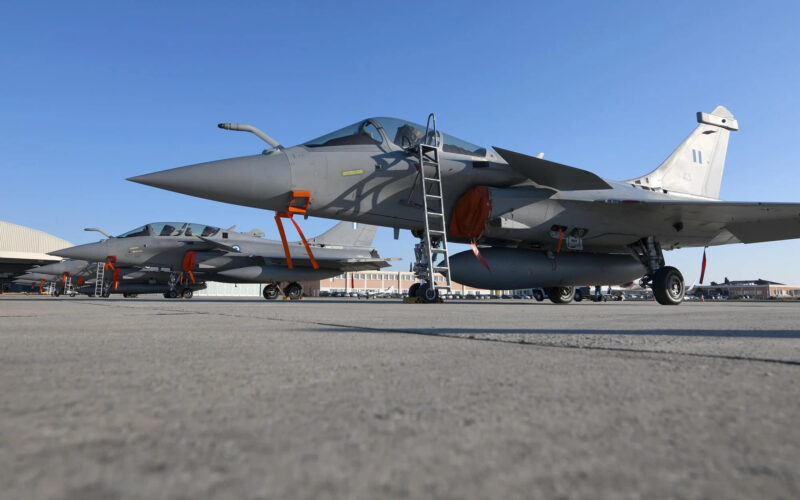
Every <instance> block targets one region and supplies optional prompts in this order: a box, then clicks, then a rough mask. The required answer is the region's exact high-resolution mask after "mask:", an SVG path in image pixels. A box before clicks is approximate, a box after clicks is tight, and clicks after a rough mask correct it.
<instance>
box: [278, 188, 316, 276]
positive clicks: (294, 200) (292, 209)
mask: <svg viewBox="0 0 800 500" xmlns="http://www.w3.org/2000/svg"><path fill="white" fill-rule="evenodd" d="M303 199H305V202H303ZM298 200H300V201H299V202H298ZM310 204H311V191H297V190H292V197H291V198H290V199H289V205H288V206H287V211H286V212H275V224H277V225H278V232H279V233H280V234H281V243H283V253H284V254H286V265H287V266H288V267H289V269H294V264H293V263H292V255H291V252H290V251H289V243H288V242H287V241H286V231H284V229H283V222H281V219H289V220H290V221H292V224H294V227H295V229H297V234H299V235H300V239H301V240H302V241H303V245H304V246H305V247H306V253H308V258H309V259H311V266H312V267H313V268H314V269H319V264H317V259H315V258H314V253H313V252H312V251H311V247H310V246H309V245H308V241H306V237H305V235H304V234H303V231H302V230H301V229H300V226H299V225H298V224H297V221H296V220H294V214H300V215H305V214H306V212H307V210H308V206H309V205H310Z"/></svg>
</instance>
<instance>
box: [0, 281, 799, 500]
mask: <svg viewBox="0 0 800 500" xmlns="http://www.w3.org/2000/svg"><path fill="white" fill-rule="evenodd" d="M0 367H2V376H0V498H3V499H6V498H8V499H38V498H47V499H73V498H74V499H92V498H97V499H114V498H176V499H177V498H187V499H189V498H192V499H196V498H238V499H249V498H357V499H374V498H453V499H463V498H593V499H594V498H748V499H749V498H787V499H788V498H800V466H799V465H798V464H800V409H799V408H798V401H800V385H799V384H798V379H799V377H800V303H791V304H789V303H766V302H765V303H724V302H720V303H716V302H706V303H703V304H701V303H686V304H683V305H681V306H679V307H664V306H658V305H656V304H654V303H651V302H639V303H632V302H625V303H605V304H594V303H585V302H584V303H581V304H575V305H569V306H557V305H553V304H550V303H547V302H544V303H535V302H531V301H519V300H513V301H510V300H505V301H501V300H496V301H495V300H493V301H463V302H457V303H448V304H441V305H406V304H401V303H399V301H397V300H370V301H357V300H355V299H352V300H346V299H310V300H304V301H299V302H291V303H290V302H283V301H277V302H267V301H264V300H263V299H202V298H195V299H192V300H165V299H161V298H160V297H159V298H157V299H155V298H153V299H148V298H145V297H140V298H138V299H113V298H112V299H89V298H68V297H59V298H50V297H20V296H13V297H9V296H0Z"/></svg>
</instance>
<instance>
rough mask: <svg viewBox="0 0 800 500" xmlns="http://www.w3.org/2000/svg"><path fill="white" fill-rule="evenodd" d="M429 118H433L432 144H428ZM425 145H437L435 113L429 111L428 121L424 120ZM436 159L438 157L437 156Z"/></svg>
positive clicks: (436, 146) (437, 135) (437, 134)
mask: <svg viewBox="0 0 800 500" xmlns="http://www.w3.org/2000/svg"><path fill="white" fill-rule="evenodd" d="M431 120H433V144H428V131H429V130H430V128H431ZM423 140H424V141H425V144H426V145H429V146H433V147H435V148H438V147H439V133H438V132H437V131H436V115H435V114H433V113H431V114H429V115H428V121H427V122H425V137H424V138H423ZM437 160H438V158H437Z"/></svg>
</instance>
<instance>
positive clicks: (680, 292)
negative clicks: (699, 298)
mask: <svg viewBox="0 0 800 500" xmlns="http://www.w3.org/2000/svg"><path fill="white" fill-rule="evenodd" d="M631 250H633V253H634V254H635V255H636V256H637V257H638V258H639V260H640V261H641V262H642V264H644V266H645V267H646V268H647V275H646V276H645V277H644V278H642V280H641V281H640V284H641V285H642V286H649V287H650V288H651V289H652V290H653V296H654V297H655V298H656V301H657V302H658V303H659V304H661V305H664V306H677V305H679V304H680V303H681V302H683V296H684V295H685V294H686V285H685V282H684V280H683V275H682V274H681V272H680V271H678V270H677V269H676V268H674V267H672V266H665V265H664V254H663V253H662V251H661V245H659V244H658V242H656V241H655V239H653V237H652V236H651V237H649V238H646V239H642V240H640V241H638V242H637V243H635V244H634V245H631Z"/></svg>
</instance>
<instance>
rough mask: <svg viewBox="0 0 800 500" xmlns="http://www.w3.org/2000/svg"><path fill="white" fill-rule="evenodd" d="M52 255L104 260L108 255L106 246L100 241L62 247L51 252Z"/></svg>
mask: <svg viewBox="0 0 800 500" xmlns="http://www.w3.org/2000/svg"><path fill="white" fill-rule="evenodd" d="M50 255H55V256H56V257H62V258H65V259H73V260H86V261H104V260H105V259H106V257H107V255H106V252H105V249H104V246H103V245H102V244H100V243H88V244H86V245H77V246H74V247H69V248H62V249H61V250H56V251H55V252H50Z"/></svg>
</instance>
